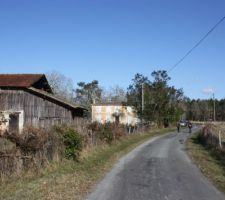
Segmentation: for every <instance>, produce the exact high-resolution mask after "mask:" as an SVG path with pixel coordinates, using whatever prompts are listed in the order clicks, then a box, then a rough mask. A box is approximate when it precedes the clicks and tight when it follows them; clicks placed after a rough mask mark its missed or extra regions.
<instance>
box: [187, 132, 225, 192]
mask: <svg viewBox="0 0 225 200" xmlns="http://www.w3.org/2000/svg"><path fill="white" fill-rule="evenodd" d="M187 146H188V151H189V155H190V157H191V158H192V160H193V161H194V163H195V164H196V165H197V166H198V167H199V169H200V170H201V172H202V173H203V174H204V175H205V176H206V177H207V178H208V179H209V180H210V181H211V182H213V183H214V185H215V186H216V187H217V188H218V189H219V190H221V191H222V192H224V193H225V154H224V152H222V151H221V150H220V149H218V148H215V147H214V146H212V145H209V144H206V143H205V142H204V141H203V138H202V132H201V131H200V132H199V133H198V134H195V135H194V136H193V137H192V138H190V139H189V141H188V145H187Z"/></svg>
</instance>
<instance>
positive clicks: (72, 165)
mask: <svg viewBox="0 0 225 200" xmlns="http://www.w3.org/2000/svg"><path fill="white" fill-rule="evenodd" d="M172 130H174V129H160V130H152V131H150V132H148V133H146V134H141V135H132V136H130V137H128V138H125V139H123V140H120V141H117V142H115V143H113V144H111V145H105V146H99V147H96V148H94V149H93V148H92V149H86V150H84V151H83V152H82V158H81V160H80V161H79V162H75V161H71V160H64V161H63V162H61V163H52V164H50V165H49V167H48V168H47V169H46V170H45V171H43V172H42V173H41V174H40V175H37V176H33V175H32V176H30V177H29V175H27V174H26V175H25V176H22V177H21V178H20V179H17V180H15V179H14V180H13V179H11V180H9V181H8V182H3V183H1V185H0V199H4V200H7V199H13V200H15V199H29V200H33V199H56V200H57V199H84V197H85V196H86V195H87V194H88V193H89V192H90V191H91V189H92V188H93V186H94V185H95V184H96V183H97V182H98V181H99V180H100V179H101V178H102V177H103V176H104V174H105V173H106V172H107V171H109V170H110V168H111V167H112V166H113V164H114V163H115V162H116V161H117V160H118V159H119V158H120V157H121V156H123V155H125V154H126V153H127V152H129V151H131V150H132V149H134V148H135V147H136V146H138V145H139V144H141V143H143V142H144V141H146V140H148V139H149V138H151V137H154V136H157V135H162V134H164V133H167V132H169V131H172Z"/></svg>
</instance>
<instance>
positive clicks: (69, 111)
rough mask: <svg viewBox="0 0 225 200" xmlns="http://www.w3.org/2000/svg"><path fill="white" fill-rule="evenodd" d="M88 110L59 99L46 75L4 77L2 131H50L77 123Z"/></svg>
mask: <svg viewBox="0 0 225 200" xmlns="http://www.w3.org/2000/svg"><path fill="white" fill-rule="evenodd" d="M84 112H85V108H83V107H81V106H78V105H74V104H72V103H69V102H67V101H65V100H62V99H59V98H57V97H55V96H54V95H53V92H52V89H51V87H50V86H49V83H48V81H47V79H46V77H45V75H44V74H13V75H12V74H0V117H1V118H2V120H1V121H3V123H1V124H0V129H1V130H3V131H4V130H7V131H9V132H10V131H14V132H15V131H17V132H21V131H22V130H23V128H24V127H26V126H32V127H42V128H50V127H52V126H53V125H56V124H62V123H67V124H68V123H74V122H76V121H77V120H79V118H82V117H83V116H84Z"/></svg>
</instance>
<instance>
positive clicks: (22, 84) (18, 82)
mask: <svg viewBox="0 0 225 200" xmlns="http://www.w3.org/2000/svg"><path fill="white" fill-rule="evenodd" d="M0 87H2V88H7V87H8V88H10V87H11V88H12V87H14V88H16V87H17V88H28V87H35V88H37V89H44V90H45V91H47V92H50V93H52V89H51V87H50V86H49V84H48V81H47V79H46V77H45V75H44V74H0Z"/></svg>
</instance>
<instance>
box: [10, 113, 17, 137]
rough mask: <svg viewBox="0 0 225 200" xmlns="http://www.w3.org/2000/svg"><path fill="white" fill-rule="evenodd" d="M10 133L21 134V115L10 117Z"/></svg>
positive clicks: (11, 115)
mask: <svg viewBox="0 0 225 200" xmlns="http://www.w3.org/2000/svg"><path fill="white" fill-rule="evenodd" d="M9 132H10V133H11V132H19V113H11V114H10V115H9Z"/></svg>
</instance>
